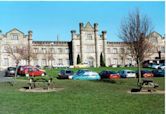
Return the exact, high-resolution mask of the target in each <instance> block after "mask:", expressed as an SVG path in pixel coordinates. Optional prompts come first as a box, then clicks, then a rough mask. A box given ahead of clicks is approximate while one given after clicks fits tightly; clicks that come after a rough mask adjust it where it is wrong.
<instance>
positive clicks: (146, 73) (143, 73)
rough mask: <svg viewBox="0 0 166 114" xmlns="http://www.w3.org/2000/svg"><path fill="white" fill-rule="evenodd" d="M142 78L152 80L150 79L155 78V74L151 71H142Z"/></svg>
mask: <svg viewBox="0 0 166 114" xmlns="http://www.w3.org/2000/svg"><path fill="white" fill-rule="evenodd" d="M138 74H139V73H138V71H137V72H136V75H137V77H138ZM141 77H143V78H150V77H154V74H153V73H152V71H149V70H141Z"/></svg>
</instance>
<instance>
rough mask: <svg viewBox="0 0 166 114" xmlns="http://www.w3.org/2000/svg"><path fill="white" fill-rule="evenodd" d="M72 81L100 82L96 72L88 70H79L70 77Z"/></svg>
mask: <svg viewBox="0 0 166 114" xmlns="http://www.w3.org/2000/svg"><path fill="white" fill-rule="evenodd" d="M72 79H73V80H100V79H101V78H100V76H99V74H98V73H96V72H92V71H89V70H79V71H77V73H75V74H74V75H73V76H72Z"/></svg>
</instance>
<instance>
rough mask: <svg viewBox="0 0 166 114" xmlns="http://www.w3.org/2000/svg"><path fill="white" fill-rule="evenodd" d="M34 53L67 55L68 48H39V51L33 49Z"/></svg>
mask: <svg viewBox="0 0 166 114" xmlns="http://www.w3.org/2000/svg"><path fill="white" fill-rule="evenodd" d="M33 50H34V53H40V52H41V53H69V52H70V50H69V48H57V49H55V48H49V49H48V48H41V50H39V48H34V49H33Z"/></svg>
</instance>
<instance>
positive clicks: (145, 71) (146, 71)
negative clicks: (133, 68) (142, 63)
mask: <svg viewBox="0 0 166 114" xmlns="http://www.w3.org/2000/svg"><path fill="white" fill-rule="evenodd" d="M142 72H143V73H151V71H148V70H144V71H142Z"/></svg>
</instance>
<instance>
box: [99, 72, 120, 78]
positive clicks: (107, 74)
mask: <svg viewBox="0 0 166 114" xmlns="http://www.w3.org/2000/svg"><path fill="white" fill-rule="evenodd" d="M99 75H100V77H101V79H119V78H120V75H119V74H118V73H116V72H114V71H107V70H104V71H102V72H100V73H99Z"/></svg>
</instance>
